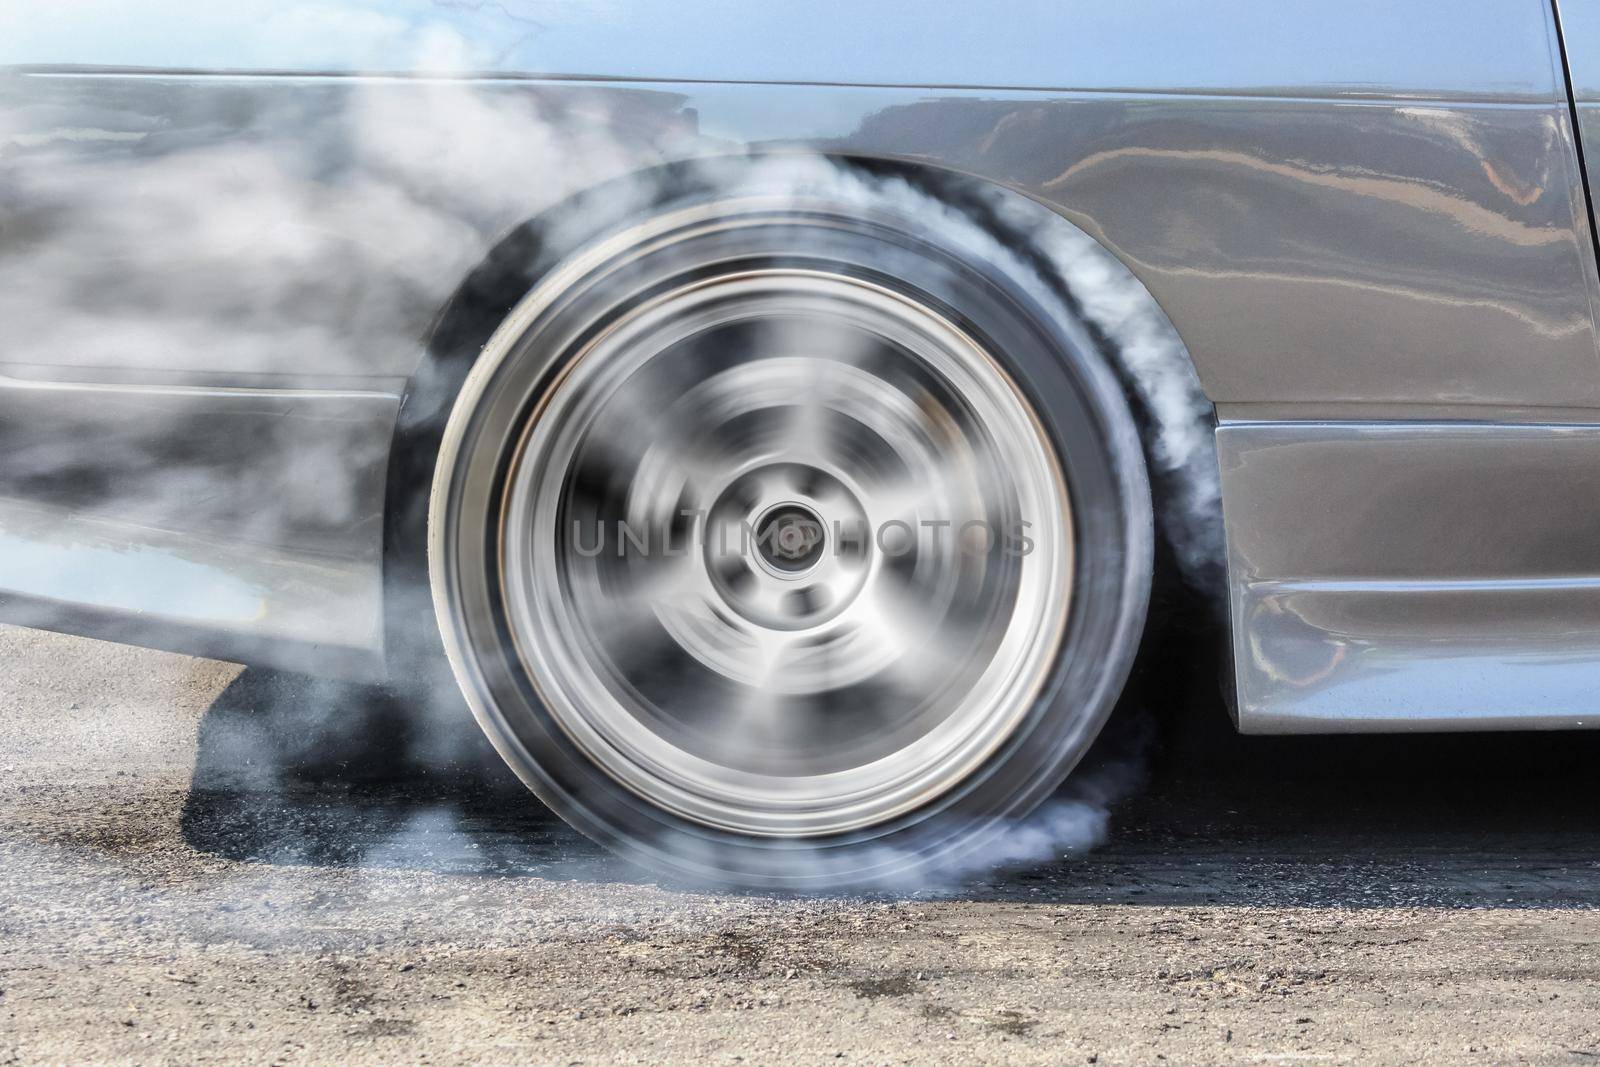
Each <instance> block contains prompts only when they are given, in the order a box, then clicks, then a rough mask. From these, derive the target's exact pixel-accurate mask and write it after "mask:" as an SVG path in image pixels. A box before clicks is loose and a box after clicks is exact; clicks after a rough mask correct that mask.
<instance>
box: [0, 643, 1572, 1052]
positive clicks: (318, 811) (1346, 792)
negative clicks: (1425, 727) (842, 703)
mask: <svg viewBox="0 0 1600 1067" xmlns="http://www.w3.org/2000/svg"><path fill="white" fill-rule="evenodd" d="M0 664H3V665H4V666H3V669H0V1063H13V1062H20V1063H54V1062H63V1061H84V1060H94V1061H140V1062H163V1061H172V1062H183V1063H192V1062H207V1061H228V1062H238V1061H240V1060H241V1059H248V1060H250V1061H258V1062H273V1061H276V1062H284V1063H299V1062H338V1063H363V1062H377V1061H393V1060H398V1059H404V1060H413V1061H428V1062H459V1061H467V1060H472V1061H501V1062H509V1063H552V1064H567V1063H611V1062H640V1063H661V1062H674V1061H677V1062H693V1063H697V1064H698V1063H705V1064H714V1063H738V1062H746V1063H751V1062H753V1063H808V1062H830V1063H834V1062H846V1063H959V1064H967V1063H974V1062H1016V1063H1101V1064H1115V1063H1142V1064H1143V1063H1153V1062H1157V1061H1159V1060H1162V1059H1165V1060H1167V1061H1172V1062H1213V1061H1219V1060H1224V1059H1233V1060H1240V1061H1246V1062H1274V1063H1275V1062H1285V1061H1287V1062H1346V1061H1358V1060H1360V1061H1369V1062H1382V1063H1399V1062H1406V1061H1410V1062H1416V1061H1418V1060H1429V1061H1435V1062H1455V1061H1460V1062H1483V1063H1503V1062H1529V1063H1581V1064H1590V1063H1596V1062H1600V914H1597V912H1596V910H1595V909H1596V905H1597V903H1600V834H1597V833H1596V827H1597V826H1600V823H1597V815H1600V790H1597V789H1596V784H1597V782H1596V775H1595V770H1594V768H1595V765H1596V763H1595V761H1596V757H1597V756H1600V744H1597V742H1600V735H1587V734H1570V735H1553V734H1552V735H1526V736H1513V735H1505V736H1477V737H1455V738H1432V739H1426V740H1424V741H1415V740H1407V739H1395V738H1362V739H1327V738H1321V739H1319V738H1297V739H1249V738H1236V737H1233V736H1231V734H1229V733H1228V731H1227V730H1226V729H1225V728H1224V726H1225V722H1224V720H1223V716H1222V712H1221V711H1220V709H1219V708H1218V707H1217V706H1216V699H1215V697H1214V696H1212V695H1208V694H1207V693H1206V689H1207V686H1206V684H1205V683H1204V681H1203V680H1200V681H1197V680H1196V678H1197V677H1199V675H1198V674H1196V673H1195V672H1177V676H1176V679H1181V680H1176V679H1174V678H1168V679H1166V680H1165V684H1167V685H1169V686H1171V690H1170V691H1169V692H1167V693H1166V694H1165V695H1164V706H1163V707H1162V708H1161V709H1160V711H1159V714H1158V715H1156V719H1157V721H1159V722H1160V723H1161V724H1162V725H1161V730H1160V732H1159V741H1158V743H1157V744H1156V745H1155V746H1154V747H1153V749H1152V751H1151V754H1150V756H1149V764H1148V766H1149V771H1148V782H1147V784H1146V785H1145V787H1144V788H1143V791H1142V792H1141V793H1140V794H1139V795H1138V796H1136V797H1135V798H1134V799H1132V800H1129V801H1127V802H1125V803H1123V804H1121V805H1119V806H1118V807H1117V808H1116V809H1115V810H1114V812H1113V813H1112V820H1111V827H1112V832H1111V840H1110V841H1109V842H1108V843H1107V844H1105V845H1104V846H1103V847H1101V848H1100V849H1098V850H1095V851H1093V852H1092V853H1089V854H1088V855H1078V856H1070V857H1064V858H1059V859H1056V860H1052V861H1050V862H1047V863H1044V864H1043V865H1037V866H1033V867H1029V868H1023V869H1013V870H1010V871H1007V872H1004V873H997V874H992V875H986V876H975V877H971V878H968V879H966V880H965V881H962V882H959V883H955V884H951V885H944V886H929V887H926V888H924V889H922V890H919V891H917V892H915V893H912V894H909V895H899V896H890V895H885V896H882V897H775V896H770V895H752V894H728V893H711V892H706V891H703V890H698V889H695V888H693V887H685V886H678V885H670V884H663V883H662V882H661V881H660V880H658V879H656V878H654V877H653V876H651V875H650V874H648V873H644V872H640V871H637V870H634V869H631V868H629V867H626V866H624V865H622V864H620V863H618V862H617V861H614V860H611V859H609V858H608V857H607V856H605V855H604V854H603V853H601V852H600V851H599V850H598V849H596V848H595V847H594V846H592V845H590V844H588V843H587V842H586V841H585V840H584V839H582V838H581V837H579V836H577V835H576V834H574V833H572V832H570V831H568V830H566V829H565V828H563V827H562V826H561V825H560V824H559V823H558V822H556V821H555V820H554V819H553V818H552V817H551V816H549V815H548V814H546V813H545V812H544V811H543V810H542V809H540V807H539V806H538V805H537V803H535V802H534V801H532V800H531V799H530V798H528V797H526V795H525V794H523V793H521V792H520V791H519V790H517V789H516V788H514V787H512V786H511V785H509V784H508V783H507V781H506V776H505V775H504V774H501V773H499V772H497V771H495V769H494V768H493V767H492V765H489V764H485V765H484V767H483V768H482V769H481V771H480V772H475V773H462V772H460V771H459V770H457V771H449V770H448V768H449V767H455V768H460V767H461V766H463V765H464V764H471V760H472V758H475V757H471V758H469V757H464V756H462V755H461V752H462V751H466V752H468V753H469V754H470V753H471V752H472V751H474V750H473V749H472V748H471V743H470V742H461V743H462V744H465V745H467V748H466V749H460V750H456V749H453V750H452V754H451V756H450V758H449V760H447V761H445V763H447V764H448V767H446V769H445V770H440V769H438V767H439V766H443V765H444V764H439V765H437V766H436V764H435V763H430V762H429V761H428V759H424V758H422V757H420V756H419V755H418V753H417V747H418V740H417V737H416V736H415V731H412V733H411V734H409V735H408V734H407V733H406V731H404V730H400V729H398V728H397V727H395V726H394V725H393V723H392V719H391V718H389V717H387V714H388V713H387V712H386V709H385V708H384V707H383V705H382V701H381V700H377V699H374V698H371V697H370V696H368V695H365V694H364V693H363V692H362V691H355V690H348V691H347V690H345V689H341V688H340V687H330V686H309V685H306V684H304V683H301V682H298V681H296V680H294V679H286V678H283V677H281V676H273V675H269V674H265V673H262V672H252V671H243V672H241V670H240V668H238V667H235V666H230V665H227V664H220V663H214V662H210V661H204V660H194V659H188V658H184V657H180V656H175V655H170V654H166V653H159V652H149V651H143V650H136V649H129V648H123V647H119V646H114V645H105V644H99V643H95V642H90V641H85V640H79V639H73V638H66V637H59V636H54V635H48V634H42V633H36V632H32V631H25V630H16V629H5V628H0ZM1203 673H1204V672H1200V674H1203ZM388 711H392V709H388ZM468 736H469V737H470V735H468ZM430 743H431V742H430ZM452 743H454V742H452ZM436 762H437V761H436ZM397 770H398V771H400V772H402V773H396V772H397Z"/></svg>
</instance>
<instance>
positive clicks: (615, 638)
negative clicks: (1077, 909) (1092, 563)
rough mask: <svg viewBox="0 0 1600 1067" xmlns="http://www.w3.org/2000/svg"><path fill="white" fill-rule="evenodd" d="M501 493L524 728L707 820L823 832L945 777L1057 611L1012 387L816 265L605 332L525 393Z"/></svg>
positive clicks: (905, 803)
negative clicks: (524, 682) (534, 723)
mask: <svg viewBox="0 0 1600 1067" xmlns="http://www.w3.org/2000/svg"><path fill="white" fill-rule="evenodd" d="M502 501H503V504H502V508H501V513H500V515H499V517H498V525H497V528H496V530H495V535H496V538H497V546H496V551H497V553H498V562H499V567H500V571H499V573H500V595H501V603H502V606H503V612H504V620H505V630H506V632H507V633H508V634H509V636H510V638H511V641H512V643H513V645H514V647H515V651H516V655H517V658H518V660H519V661H520V664H521V666H522V668H523V670H524V671H525V672H526V674H527V676H528V678H529V679H530V681H531V682H532V684H533V686H534V687H535V689H536V690H537V691H538V693H539V695H540V697H541V698H542V702H543V703H544V705H545V706H546V708H547V709H548V711H549V713H550V715H551V717H552V719H553V720H554V721H555V722H556V724H557V725H558V726H559V727H560V729H561V730H562V731H563V732H564V733H565V734H566V735H567V736H568V737H569V738H570V739H571V740H572V741H573V742H574V743H575V744H576V745H577V746H578V747H579V748H580V749H582V750H583V752H584V753H585V754H586V755H587V756H588V758H589V759H591V760H592V761H593V762H594V763H595V764H596V765H597V766H599V767H600V768H602V769H603V770H604V771H605V772H606V773H607V774H608V775H610V776H611V777H612V778H613V779H614V780H616V781H617V782H619V783H620V784H621V785H622V786H624V787H625V788H627V789H628V790H630V791H632V792H633V793H635V794H637V795H639V796H641V797H643V798H645V799H646V800H647V801H649V802H650V803H652V804H655V805H658V806H660V807H662V808H665V809H666V810H668V811H671V812H673V813H675V814H677V815H679V816H681V817H683V818H685V819H688V820H690V821H692V822H695V823H699V824H702V825H705V826H708V827H713V828H716V829H721V830H728V831H733V832H738V833H745V834H752V835H757V836H769V837H792V836H819V835H826V834H834V833H843V832H848V831H853V830H858V829H860V828H862V827H865V826H871V825H876V824H880V823H883V822H886V821H889V820H892V819H893V818H895V817H896V816H898V815H901V814H903V813H905V812H907V811H910V810H912V809H914V808H917V807H919V806H922V805H925V804H927V803H929V802H930V801H932V800H933V799H935V798H937V797H940V796H942V795H944V794H947V793H949V792H950V791H951V790H954V789H956V788H957V787H958V786H959V785H960V784H961V782H962V781H964V780H965V779H966V778H967V777H968V776H969V775H970V774H971V773H972V772H973V770H974V769H975V768H976V767H978V766H979V765H980V764H981V763H982V762H983V761H984V760H985V759H986V758H987V757H988V756H989V755H990V754H992V753H993V752H994V751H995V750H996V749H997V748H999V747H1000V746H1001V745H1002V744H1004V743H1005V742H1006V741H1007V740H1008V739H1009V738H1011V737H1012V736H1014V734H1015V733H1016V731H1017V730H1018V728H1019V727H1020V725H1021V723H1022V721H1023V719H1024V717H1025V715H1026V713H1027V711H1028V710H1029V709H1030V708H1031V707H1032V705H1033V704H1034V702H1035V701H1036V700H1037V699H1038V698H1039V696H1040V694H1041V691H1042V689H1043V687H1044V684H1045V679H1046V678H1047V676H1048V674H1049V671H1050V668H1051V666H1052V664H1053V663H1054V660H1055V657H1056V655H1057V654H1058V652H1059V650H1060V645H1061V641H1062V638H1063V635H1064V633H1065V628H1066V622H1067V617H1068V613H1069V610H1070V606H1071V592H1072V590H1071V575H1072V570H1073V567H1072V563H1073V560H1072V553H1073V538H1072V518H1071V512H1070V505H1069V502H1068V494H1067V489H1066V485H1065V482H1064V479H1063V476H1062V473H1061V467H1060V464H1059V462H1058V460H1057V458H1056V456H1055V453H1054V450H1053V448H1052V447H1051V444H1050V441H1049V438H1048V435H1047V434H1046V432H1045V431H1044V429H1043V427H1042V426H1041V425H1040V423H1039V420H1038V419H1037V418H1036V417H1035V415H1034V414H1033V411H1032V408H1031V406H1030V405H1029V403H1028V402H1027V401H1026V399H1025V398H1024V396H1023V394H1022V392H1021V391H1020V389H1018V387H1017V385H1016V384H1015V382H1014V381H1013V380H1012V379H1011V378H1010V376H1009V375H1008V374H1007V373H1006V372H1005V370H1004V369H1003V368H1002V366H1001V364H1000V363H999V361H998V360H997V359H996V358H995V356H994V354H993V353H990V352H988V351H987V350H985V349H984V347H983V346H982V345H981V344H979V343H978V341H977V340H975V339H974V338H973V337H971V336H969V335H968V334H967V333H965V332H964V331H963V330H961V329H960V328H959V327H958V326H957V325H956V324H955V323H953V322H952V321H950V320H949V319H948V318H947V317H945V316H944V315H943V314H941V313H939V312H938V311H936V310H935V309H933V308H931V307H929V306H927V305H925V304H922V303H920V302H918V301H914V300H911V299H909V298H907V297H905V296H902V295H900V294H898V293H895V292H892V291H890V290H889V289H887V288H885V287H883V286H880V285H878V284H875V283H873V282H870V281H867V280H864V279H859V278H854V277H848V276H844V275H837V274H831V273H826V272H821V271H809V270H794V269H781V270H780V269H773V270H757V271H746V272H742V273H739V274H730V275H724V276H721V277H715V278H711V279H707V280H701V281H696V282H692V283H689V284H686V285H683V286H680V287H678V288H676V289H673V290H671V291H669V292H666V293H662V294H659V295H657V296H656V297H655V298H653V299H652V300H650V301H648V302H646V303H644V304H642V305H641V306H639V307H637V308H635V309H633V310H632V311H630V312H629V313H627V314H626V315H624V316H622V317H621V318H619V319H618V320H617V321H615V322H613V323H611V324H610V326H609V327H608V328H607V329H605V330H604V331H603V332H602V333H600V334H599V335H598V336H596V337H594V338H592V339H590V340H589V341H588V342H587V343H586V344H585V345H584V346H583V347H582V349H581V350H579V351H578V352H576V353H575V354H574V355H573V357H572V358H571V359H570V360H569V361H568V362H567V364H566V365H565V367H564V369H563V371H562V372H561V373H560V374H559V375H558V376H557V377H556V378H555V380H554V381H553V382H551V383H550V384H549V385H548V386H547V388H546V389H545V392H544V393H543V395H541V396H540V397H539V398H538V400H537V403H536V404H535V405H534V406H533V412H532V414H531V415H530V417H529V418H528V419H527V420H526V422H525V424H524V426H523V430H522V433H521V436H520V438H519V440H518V441H517V442H516V445H515V448H514V450H513V453H512V458H511V462H510V463H509V465H508V467H507V468H506V474H505V489H504V493H503V495H502ZM1024 538H1025V541H1024V540H1023V539H1024Z"/></svg>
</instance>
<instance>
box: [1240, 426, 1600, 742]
mask: <svg viewBox="0 0 1600 1067" xmlns="http://www.w3.org/2000/svg"><path fill="white" fill-rule="evenodd" d="M1217 442H1218V450H1219V459H1220V462H1221V465H1222V478H1223V492H1224V497H1225V501H1226V513H1227V519H1228V531H1229V570H1230V578H1231V585H1232V588H1233V635H1234V657H1235V675H1236V681H1237V712H1238V722H1239V726H1240V728H1241V729H1242V730H1244V731H1245V732H1247V733H1281V732H1314V731H1349V730H1426V729H1441V728H1446V729H1461V728H1476V729H1503V728H1509V727H1554V726H1594V725H1600V691H1597V690H1596V687H1595V685H1594V677H1595V662H1596V649H1597V648H1600V539H1597V538H1596V537H1595V536H1594V531H1595V530H1596V529H1600V426H1593V425H1568V426H1560V425H1549V424H1544V425H1516V424H1511V425H1506V424H1490V423H1460V422H1457V423H1452V422H1421V423H1389V424H1376V423H1340V422H1306V423H1295V424H1289V423H1234V424H1230V425H1224V426H1223V427H1222V428H1221V429H1220V430H1219V432H1218V434H1217Z"/></svg>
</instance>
